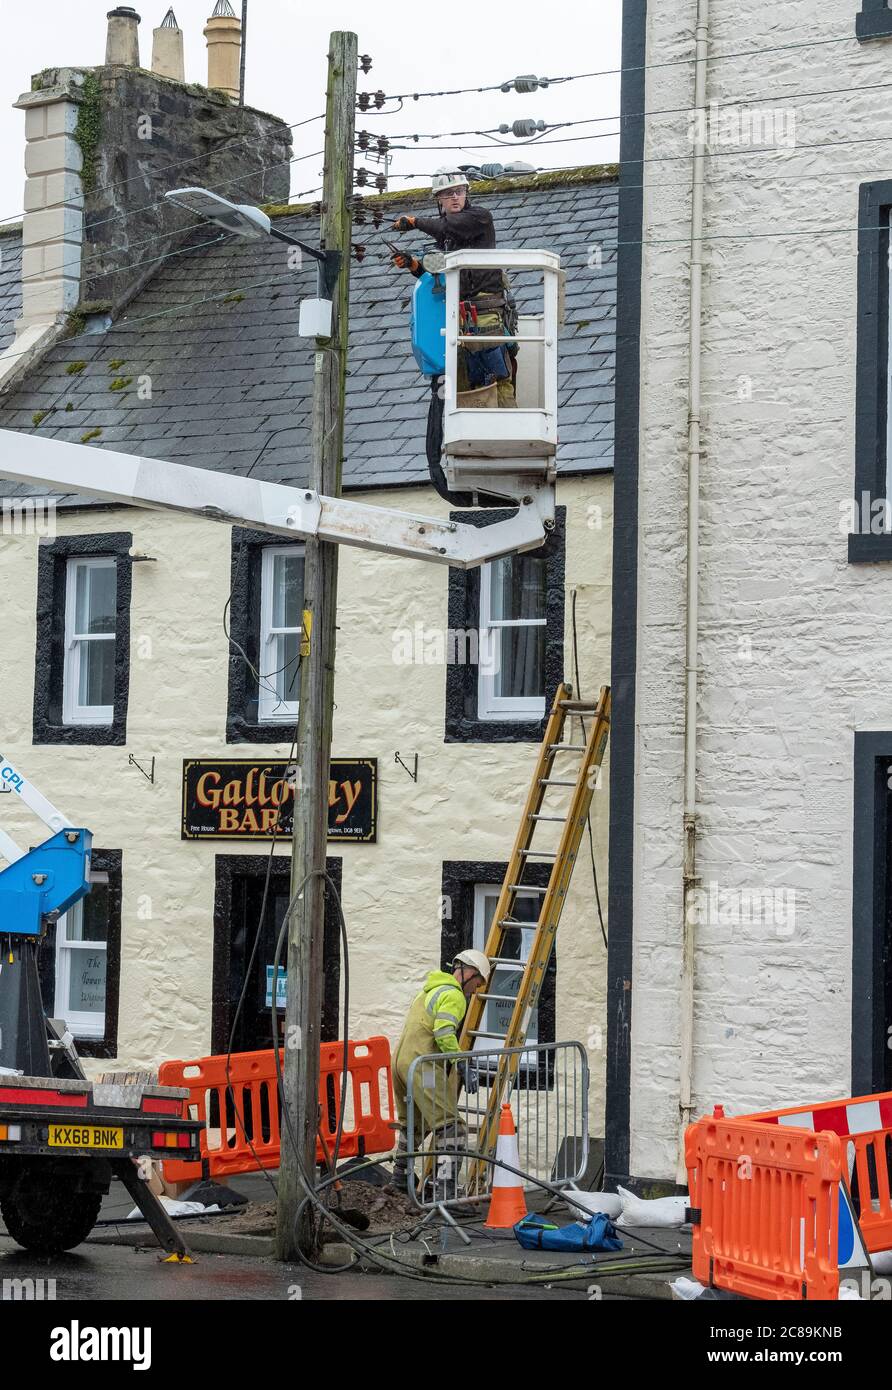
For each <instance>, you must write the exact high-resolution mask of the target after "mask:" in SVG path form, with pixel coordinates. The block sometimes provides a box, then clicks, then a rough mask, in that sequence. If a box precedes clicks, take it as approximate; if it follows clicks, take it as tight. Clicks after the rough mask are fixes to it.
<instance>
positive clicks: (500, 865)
mask: <svg viewBox="0 0 892 1390" xmlns="http://www.w3.org/2000/svg"><path fill="white" fill-rule="evenodd" d="M507 870H508V863H507V861H506V860H503V861H502V862H499V861H498V860H486V859H481V860H471V859H447V860H444V862H443V877H442V898H441V902H442V903H443V904H444V905H445V910H444V911H443V912H442V914H441V915H442V926H441V931H440V969H441V970H448V969H449V967H450V965H451V963H452V961H454V960H455V957H456V956H457V955H458V953H459V951H466V950H467V949H468V947H470V946H473V944H474V889H475V887H476V886H477V884H479V883H502V882H503V881H504V878H505V874H506V872H507ZM550 874H551V868H550V866H549V865H548V864H533V863H529V864H527V866H526V868H525V870H524V882H525V883H526V884H528V885H529V887H530V888H546V887H547V886H548V880H549V877H550ZM556 996H557V945H556V944H555V946H554V948H553V949H552V952H551V959H550V960H549V962H548V967H547V969H546V971H545V978H544V979H543V981H542V989H541V990H540V992H539V1003H538V1005H537V1008H538V1015H537V1022H538V1030H539V1034H538V1041H539V1042H540V1043H553V1042H554V1041H555V1027H556V1011H557V1003H556ZM546 1057H547V1054H546V1053H543V1054H542V1060H540V1065H539V1068H538V1072H539V1083H538V1084H539V1085H543V1086H550V1085H551V1084H552V1078H550V1077H549V1076H548V1067H547V1064H546V1062H545V1060H544V1059H545V1058H546Z"/></svg>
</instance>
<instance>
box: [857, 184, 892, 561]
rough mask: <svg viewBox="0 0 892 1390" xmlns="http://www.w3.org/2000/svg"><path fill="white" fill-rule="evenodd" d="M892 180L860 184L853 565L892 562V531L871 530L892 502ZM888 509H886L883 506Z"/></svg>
mask: <svg viewBox="0 0 892 1390" xmlns="http://www.w3.org/2000/svg"><path fill="white" fill-rule="evenodd" d="M890 212H892V179H882V180H880V181H878V182H874V183H865V184H862V185H861V190H860V198H859V204H858V310H857V313H858V319H857V366H856V378H855V500H854V519H855V524H856V528H857V529H856V531H854V532H852V533H851V534H850V535H849V537H848V554H849V562H850V563H851V564H858V563H873V562H875V561H877V560H892V532H889V531H883V532H882V533H880V534H877V535H874V534H873V533H872V531H871V529H870V523H871V521H872V518H873V507H874V504H875V503H877V502H883V503H887V504H892V496H889V495H888V494H889V489H888V488H887V485H886V469H887V441H886V427H887V411H888V388H887V385H886V383H887V379H888V372H889V288H890V287H889V214H890ZM883 510H884V512H885V507H884V509H883Z"/></svg>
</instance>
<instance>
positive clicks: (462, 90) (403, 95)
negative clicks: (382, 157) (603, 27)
mask: <svg viewBox="0 0 892 1390" xmlns="http://www.w3.org/2000/svg"><path fill="white" fill-rule="evenodd" d="M837 43H844V44H849V45H851V46H852V48H858V47H860V45H859V44H858V40H857V39H856V38H855V36H854V35H853V34H851V33H848V34H840V35H838V36H836V37H833V38H828V39H806V40H802V41H800V42H797V43H782V44H772V45H770V46H768V47H764V48H744V49H738V50H736V51H735V52H732V53H713V54H710V57H709V62H710V66H712V64H713V63H722V62H727V61H729V60H731V59H737V58H744V59H746V58H762V57H765V56H766V55H767V54H770V53H791V52H794V51H795V50H797V49H803V48H820V47H822V46H826V45H827V44H837ZM696 62H697V55H696V54H692V55H691V56H690V57H689V58H670V59H667V60H666V61H665V62H662V63H639V64H627V65H626V66H621V67H618V68H598V69H595V70H594V71H593V72H573V73H567V74H566V75H564V76H561V77H544V78H539V79H538V83H539V86H540V87H556V86H559V85H561V84H563V83H564V82H582V81H585V80H588V79H590V78H593V77H621V76H622V75H623V74H624V73H627V72H655V71H657V70H658V69H663V68H679V67H688V66H690V64H691V63H696ZM513 80H514V79H512V81H513ZM505 85H506V84H505V83H504V82H496V83H492V84H490V85H487V86H482V87H449V88H443V89H442V90H439V91H431V92H394V93H393V94H388V95H386V100H387V101H420V100H422V99H423V98H428V97H458V96H468V95H471V94H474V93H477V94H479V93H482V92H500V91H503V90H504V88H505ZM364 114H365V115H369V116H379V115H393V114H394V113H393V112H392V111H391V112H387V111H385V112H382V111H380V110H376V109H372V108H370V109H369V110H368V111H366V112H364Z"/></svg>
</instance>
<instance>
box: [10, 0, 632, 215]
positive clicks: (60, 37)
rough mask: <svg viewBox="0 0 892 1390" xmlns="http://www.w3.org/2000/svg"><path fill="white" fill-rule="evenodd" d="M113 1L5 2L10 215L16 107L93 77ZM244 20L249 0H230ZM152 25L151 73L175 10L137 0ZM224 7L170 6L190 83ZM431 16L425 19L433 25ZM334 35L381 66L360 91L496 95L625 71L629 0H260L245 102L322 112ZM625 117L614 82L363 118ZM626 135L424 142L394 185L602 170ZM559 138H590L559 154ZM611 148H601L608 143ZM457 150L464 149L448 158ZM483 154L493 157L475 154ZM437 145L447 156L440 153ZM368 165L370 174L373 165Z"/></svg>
mask: <svg viewBox="0 0 892 1390" xmlns="http://www.w3.org/2000/svg"><path fill="white" fill-rule="evenodd" d="M113 4H114V0H76V3H75V0H29V2H28V3H23V0H0V16H2V20H3V33H4V39H5V45H6V47H5V52H4V56H3V63H2V71H0V218H3V219H5V218H9V217H10V216H15V215H18V214H19V213H20V212H21V208H22V189H23V183H24V166H23V156H24V144H25V140H24V114H23V112H21V111H15V110H13V109H12V103H13V102H14V101H15V100H16V98H17V97H18V95H19V93H20V92H23V91H26V90H27V89H28V87H29V86H30V79H31V74H32V73H35V72H39V71H40V70H41V68H44V67H50V66H66V65H67V66H78V65H84V66H93V65H95V64H97V63H101V62H102V61H103V59H104V56H105V30H106V14H107V12H108V10H109V9H111V8H113ZM232 4H233V8H234V9H235V10H236V12H237V13H240V12H241V0H232ZM134 5H135V8H136V10H137V11H138V13H139V14H140V15H141V17H142V24H141V25H140V56H141V61H142V63H143V65H144V66H146V67H148V66H149V65H150V63H151V51H152V29H153V28H154V27H155V26H156V25H158V24H160V23H161V20H162V19H163V17H164V14H165V13H166V10H167V4H166V3H165V0H144V3H139V0H134ZM213 7H214V0H175V2H174V5H173V8H174V12H175V14H176V17H177V20H178V22H179V25H180V28H181V29H182V30H183V32H184V36H185V51H186V78H187V81H190V82H206V81H207V55H206V48H205V41H204V37H203V34H202V30H203V28H204V23H205V20H206V19H207V17H208V16H209V15H210V13H211V11H212V10H213ZM428 17H429V18H428ZM333 29H353V30H355V32H356V33H357V34H358V35H359V44H360V52H364V53H370V54H371V56H372V59H373V62H374V66H373V68H372V71H371V73H369V75H368V76H367V77H365V76H363V74H362V73H360V74H359V86H360V90H368V91H375V90H376V89H377V88H379V87H380V88H383V90H384V91H385V92H406V91H415V90H418V89H420V90H422V91H430V90H434V89H442V88H453V87H473V86H477V85H479V86H489V85H491V84H493V83H499V82H503V81H505V80H506V79H508V78H511V77H515V76H517V75H518V74H522V73H535V74H536V75H537V76H563V75H564V74H567V73H574V72H593V71H600V70H602V69H607V68H617V67H618V66H619V61H620V0H594V3H587V0H548V3H544V4H535V3H532V0H512V3H510V4H508V5H505V4H491V5H489V6H483V5H481V4H480V3H479V0H451V3H450V4H448V5H440V6H433V5H431V6H427V7H425V6H422V5H398V4H392V3H391V4H384V3H382V2H381V0H372V2H371V3H369V0H366V2H365V3H360V0H340V2H339V3H333V4H332V3H329V4H327V5H317V6H314V7H311V6H309V5H298V4H296V3H294V0H250V6H249V19H248V55H247V82H246V87H247V100H248V102H249V103H250V104H251V105H254V106H259V107H261V108H262V109H263V110H266V111H272V112H274V113H275V114H276V115H278V116H281V117H282V118H283V119H284V120H286V121H288V123H289V124H291V123H293V122H296V121H299V120H302V119H303V118H305V117H307V116H312V115H315V114H316V113H317V112H319V111H321V110H322V109H323V105H324V90H325V68H326V56H325V55H326V46H327V41H328V35H329V33H330V31H331V30H333ZM618 110H619V79H618V77H603V78H589V79H586V80H583V81H578V82H569V83H563V84H559V85H557V86H555V87H553V88H550V89H548V90H547V91H538V92H535V93H532V94H531V95H519V94H518V93H516V92H513V91H512V92H509V93H507V94H506V93H502V92H489V93H485V94H479V95H478V94H474V95H467V96H460V97H450V98H445V99H438V100H421V101H417V102H414V101H411V100H410V101H407V102H406V103H405V104H404V106H403V109H402V111H401V112H397V113H394V114H393V115H387V116H379V115H376V116H372V115H369V116H364V115H362V114H361V113H357V128H358V129H361V128H363V127H364V128H366V129H368V130H370V131H371V132H372V133H373V134H375V135H377V134H379V133H381V134H387V135H388V136H391V135H412V134H415V133H417V134H419V135H426V134H432V133H441V132H446V131H454V130H458V131H466V130H478V129H485V128H488V127H493V126H498V125H499V124H500V123H501V122H503V121H507V122H511V121H514V120H516V119H518V118H519V117H533V118H535V119H537V120H538V119H542V120H545V121H546V122H548V123H552V122H559V121H572V120H590V119H591V118H593V117H599V116H605V117H614V116H615V115H616V113H617V112H618ZM617 129H618V122H617V121H616V120H615V119H608V120H604V121H600V122H598V123H596V124H591V125H584V126H581V127H577V128H574V129H571V130H568V131H566V132H564V131H555V132H553V133H550V134H549V135H546V137H545V140H546V141H548V142H549V143H539V144H538V145H532V146H526V147H523V146H522V145H521V143H520V142H519V141H515V140H514V138H513V137H512V136H506V137H500V138H502V139H506V140H509V141H511V143H510V145H507V146H497V145H492V146H491V147H489V146H490V142H489V141H488V140H487V139H486V138H485V137H484V138H479V137H475V136H473V135H469V136H464V137H462V138H460V139H444V140H442V141H425V142H422V143H421V144H420V145H419V146H418V147H417V148H413V149H411V150H407V151H405V152H401V153H397V154H396V155H395V156H394V161H393V164H392V166H391V174H392V180H391V187H399V186H400V184H401V183H402V182H403V179H402V178H401V177H400V178H398V177H397V176H405V184H406V186H409V185H415V184H418V183H422V182H424V181H425V180H426V178H427V177H428V176H429V175H430V173H431V172H432V170H433V169H434V168H436V167H437V165H439V164H444V163H448V164H452V163H470V162H477V163H480V162H484V161H485V162H491V161H498V162H500V163H507V162H508V160H510V159H522V160H525V161H526V162H528V163H530V164H532V165H534V167H536V168H555V167H558V168H563V167H565V166H568V165H573V164H596V163H602V162H606V161H608V160H612V159H615V158H616V157H617V145H618V142H617V140H616V139H615V138H613V137H610V138H603V134H604V133H605V132H613V131H616V130H617ZM559 135H568V136H576V137H579V136H581V137H583V138H581V139H574V140H572V141H569V142H567V143H551V140H552V139H553V138H555V137H557V136H559ZM599 137H602V138H599ZM450 145H458V146H460V147H461V148H459V149H448V148H447V147H448V146H450ZM475 145H478V146H486V147H487V148H483V149H474V148H473V147H474V146H475ZM320 147H321V123H320V124H313V125H309V126H307V127H305V128H304V129H302V130H297V131H295V132H294V153H295V155H308V156H311V157H310V158H307V159H305V160H302V161H301V162H299V163H296V164H295V165H294V166H293V169H292V184H291V186H292V192H293V193H294V194H296V193H298V192H302V191H304V190H309V189H313V188H315V187H317V186H318V184H319V182H320V170H321V159H316V158H313V157H312V156H313V155H314V154H315V152H316V151H317V150H319V149H320ZM437 147H439V148H441V149H442V153H440V154H438V153H437V152H436V151H437ZM368 167H374V166H372V165H368Z"/></svg>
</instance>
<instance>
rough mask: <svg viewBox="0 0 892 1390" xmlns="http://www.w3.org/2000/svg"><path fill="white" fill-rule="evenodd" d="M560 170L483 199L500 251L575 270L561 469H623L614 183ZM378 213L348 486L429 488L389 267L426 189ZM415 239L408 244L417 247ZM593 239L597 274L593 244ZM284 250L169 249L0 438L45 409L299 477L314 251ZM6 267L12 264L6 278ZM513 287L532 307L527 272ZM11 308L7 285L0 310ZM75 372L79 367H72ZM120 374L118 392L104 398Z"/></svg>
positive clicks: (23, 403)
mask: <svg viewBox="0 0 892 1390" xmlns="http://www.w3.org/2000/svg"><path fill="white" fill-rule="evenodd" d="M550 177H551V180H552V181H551V182H550V183H548V184H547V185H546V186H542V184H543V183H544V182H545V181H544V180H543V181H542V183H540V182H539V181H538V180H536V179H526V180H523V181H518V183H517V184H515V185H514V186H509V187H508V188H504V187H499V189H498V190H497V191H492V190H491V189H487V188H486V185H479V186H475V189H474V192H473V196H474V198H475V200H477V201H479V202H480V203H483V204H484V205H486V206H487V207H489V208H490V209H491V211H492V213H493V216H494V218H495V221H496V227H497V233H498V237H499V242H500V244H501V245H503V246H519V247H524V246H526V247H547V248H549V249H552V250H555V251H557V252H559V253H560V256H561V261H562V265H563V266H564V268H565V269H566V270H567V273H568V276H567V296H566V322H565V325H564V328H563V330H562V337H561V346H560V383H559V384H560V396H559V434H560V446H559V452H558V469H559V471H560V472H562V473H565V474H566V473H572V472H587V471H592V470H600V469H604V468H609V467H611V466H612V462H613V399H614V347H615V333H616V321H615V320H616V252H615V239H616V211H617V185H616V180H615V178H614V177H612V175H611V172H610V171H609V170H603V169H595V170H576V171H567V174H566V177H565V178H563V179H561V178H555V176H550ZM374 201H376V200H369V206H374ZM383 205H384V210H385V221H384V223H383V224H382V227H381V229H380V231H379V230H376V229H375V228H374V227H373V226H372V225H371V223H370V221H369V222H366V224H365V225H363V226H356V227H354V239H355V240H356V241H359V242H362V243H364V244H365V245H366V247H367V253H366V257H365V260H364V261H363V262H362V264H357V263H356V262H355V261H354V262H353V264H352V266H351V291H350V315H351V317H350V361H349V369H350V376H349V378H348V387H347V414H346V421H345V460H344V488H345V490H349V489H351V488H352V489H357V488H360V487H364V488H368V487H381V486H393V485H405V484H411V483H420V482H427V481H428V474H427V464H426V460H425V455H424V436H425V421H426V415H427V405H428V398H429V390H430V388H429V385H428V384H427V382H425V381H424V379H423V378H422V377H421V376H420V374H419V372H418V369H417V367H416V365H415V361H414V359H413V357H412V353H411V348H410V344H409V335H408V305H409V295H410V291H411V286H412V281H411V279H410V277H409V276H407V275H406V274H405V273H404V272H398V271H396V270H394V269H393V268H392V267H391V265H390V262H389V258H388V255H387V252H386V248H385V247H384V244H383V240H384V238H385V237H388V238H392V237H393V236H395V234H394V233H392V232H390V231H389V230H388V228H389V224H390V221H391V220H392V217H393V216H394V214H395V212H397V211H400V210H403V209H404V208H412V207H415V208H418V207H421V206H424V207H427V206H428V205H429V197H424V198H422V195H420V194H418V193H416V194H415V195H411V194H410V195H405V196H402V197H400V198H399V200H396V199H395V197H394V196H393V195H388V197H387V198H386V199H385V200H383ZM275 225H276V226H277V227H279V228H281V229H282V230H284V231H288V232H290V233H291V234H292V235H294V236H298V237H302V238H303V239H304V240H306V241H309V242H310V243H311V244H312V243H314V242H315V241H316V239H317V237H318V219H317V218H316V217H314V216H312V215H310V214H309V213H299V214H297V215H284V216H282V217H277V218H276V222H275ZM399 240H401V241H402V240H403V238H402V237H400V238H399ZM420 243H421V238H420V237H419V236H418V235H417V234H415V235H414V239H413V241H412V244H413V245H420ZM601 244H606V246H605V249H604V250H603V252H602V260H601V264H600V266H599V265H597V263H596V262H597V257H595V256H592V255H590V248H591V247H592V246H595V245H598V246H600V245H601ZM3 245H4V246H5V245H6V240H5V239H4V242H3ZM607 248H609V249H607ZM287 253H288V248H287V247H286V246H284V245H283V244H282V243H281V242H277V241H275V240H272V239H269V240H266V239H264V240H260V241H245V240H239V239H236V238H228V237H225V235H224V240H222V241H220V242H217V243H215V244H214V245H212V246H207V245H205V246H200V247H196V248H193V249H190V250H188V251H186V252H184V253H182V254H177V255H175V256H172V257H171V258H169V259H168V260H166V261H165V262H163V263H162V265H161V266H160V267H159V269H158V271H157V272H156V273H155V275H154V277H153V278H152V280H151V281H150V282H149V284H148V285H147V286H146V287H145V288H144V289H143V290H142V291H141V292H140V294H139V295H138V296H137V297H136V298H135V299H134V300H133V301H132V302H131V304H130V305H129V306H128V308H127V310H126V311H125V313H124V314H123V315H122V316H121V317H120V318H119V319H118V320H117V322H116V323H114V324H113V325H112V327H111V328H109V329H108V330H107V331H105V332H103V333H101V334H97V335H93V334H81V335H79V336H77V337H74V338H70V339H67V340H65V341H64V342H62V343H59V344H58V345H57V346H56V347H54V348H53V349H52V350H51V351H50V352H49V353H48V354H47V355H46V357H45V358H44V359H43V360H42V361H41V362H40V363H39V364H38V365H37V366H35V367H34V368H33V369H32V370H31V371H30V373H29V375H28V377H27V378H26V379H25V380H24V381H23V382H21V383H19V384H18V386H16V387H14V388H13V389H12V391H11V392H9V393H7V394H5V395H4V396H2V397H0V428H3V429H13V430H22V431H33V430H34V429H35V426H34V423H33V418H32V417H33V416H34V414H35V412H38V411H46V412H49V413H48V414H47V415H46V416H45V417H44V418H43V419H42V420H41V422H40V424H39V426H38V428H39V430H40V432H41V433H42V434H46V435H50V436H52V437H55V438H59V439H65V440H70V441H74V442H80V441H81V440H82V436H83V435H84V434H85V433H88V432H89V431H92V430H101V434H100V435H97V436H95V437H94V439H93V440H91V441H90V443H91V444H93V445H94V446H96V447H99V448H112V449H118V450H121V451H123V452H126V453H135V454H143V455H147V456H149V457H155V458H164V459H168V460H170V461H172V462H176V463H189V464H191V465H192V466H194V467H207V468H218V469H221V470H223V471H226V472H232V473H238V474H242V475H248V474H250V476H252V477H257V478H263V479H266V480H270V481H275V482H282V483H293V484H297V485H300V484H302V483H304V482H305V481H306V478H307V470H308V454H309V447H310V397H311V389H312V388H311V378H312V356H313V354H312V345H311V344H310V343H309V342H308V341H307V340H306V339H301V338H299V337H298V336H297V322H298V303H299V301H300V299H301V298H304V297H306V296H307V295H310V294H313V293H314V292H315V290H314V285H315V270H314V265H313V263H312V262H310V261H309V258H305V261H304V265H303V267H302V268H301V269H300V270H298V271H295V270H290V269H289V268H288V265H287V260H286V257H287ZM590 261H591V262H592V264H589V262H590ZM8 262H11V257H8V256H7V255H6V254H5V255H4V263H5V264H4V272H5V270H6V263H8ZM513 284H514V288H515V291H516V293H517V297H518V301H519V304H520V307H521V310H523V307H524V282H523V279H522V278H517V277H516V278H515V279H514V281H513ZM12 298H13V294H12V290H11V288H10V286H9V284H8V283H7V285H6V288H5V290H4V288H3V286H2V282H0V307H2V309H3V310H4V312H5V311H6V305H7V302H8V301H11V299H12ZM15 312H16V313H17V312H18V306H16V308H15ZM12 316H13V317H14V314H13V315H12ZM5 324H6V321H5V320H4V327H5ZM80 362H85V363H86V365H85V366H84V367H83V369H82V370H78V371H75V372H74V373H69V372H68V371H67V368H68V367H69V366H70V365H72V364H77V363H80ZM112 362H120V363H121V365H120V366H118V367H111V366H110V365H109V364H110V363H112ZM122 379H123V380H124V381H125V382H127V384H126V385H125V386H124V388H123V389H120V390H116V391H112V390H110V387H111V385H112V382H115V381H118V380H122ZM148 382H150V385H151V396H150V398H148V399H141V398H140V393H139V390H138V388H139V387H140V385H141V384H142V386H143V388H144V390H143V394H145V388H146V386H147V384H148ZM2 490H3V491H4V493H6V494H7V495H8V494H10V493H13V492H15V491H17V489H16V486H15V485H14V484H3V485H2ZM27 490H28V489H24V488H22V489H21V491H23V492H24V491H27ZM67 500H68V501H70V502H72V503H74V502H76V501H82V500H83V499H77V498H76V497H75V496H74V495H72V496H71V497H70V498H69V499H67Z"/></svg>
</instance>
